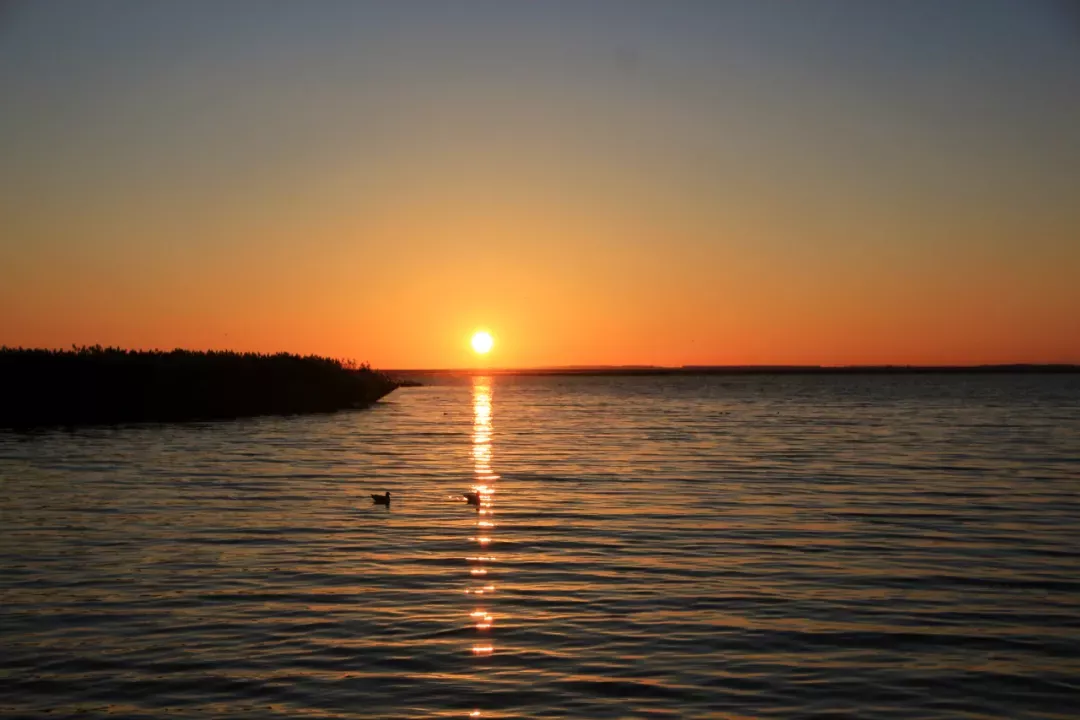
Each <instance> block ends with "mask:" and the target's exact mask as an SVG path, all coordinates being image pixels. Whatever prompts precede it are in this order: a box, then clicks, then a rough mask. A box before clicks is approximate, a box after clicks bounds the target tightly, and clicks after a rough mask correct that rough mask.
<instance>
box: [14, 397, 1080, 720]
mask: <svg viewBox="0 0 1080 720" xmlns="http://www.w3.org/2000/svg"><path fill="white" fill-rule="evenodd" d="M1078 400H1080V381H1078V380H1077V379H1076V378H1075V377H1073V376H1054V377H1029V376H1016V377H971V378H963V377H956V376H949V377H933V376H915V377H907V376H904V377H901V376H898V377H889V376H881V377H869V378H858V377H803V378H800V377H795V376H791V377H788V376H782V377H772V378H769V377H758V378H720V377H715V378H685V377H684V378H517V379H515V378H505V377H499V378H493V379H491V378H476V379H470V378H444V379H441V380H438V381H436V382H435V383H433V384H432V385H430V386H427V387H423V388H415V389H408V390H402V391H399V393H395V395H393V396H391V397H390V398H388V399H387V400H386V401H384V402H383V403H380V404H379V405H378V406H376V407H375V408H373V409H371V410H370V411H358V412H343V413H338V414H335V415H323V416H310V417H295V418H257V419H250V420H242V421H238V422H233V423H191V424H185V425H157V426H152V425H149V426H133V427H117V428H93V429H88V430H81V431H78V432H59V431H57V432H43V433H35V434H31V435H14V434H5V435H0V488H2V494H0V515H2V526H3V534H2V535H0V592H2V602H0V635H2V640H3V642H2V646H3V648H4V651H3V653H0V678H2V679H3V685H4V693H3V695H2V696H0V715H5V716H8V715H10V716H19V717H38V716H40V717H56V716H65V715H73V714H76V713H83V714H89V715H102V716H109V715H115V716H123V717H132V718H140V717H145V718H157V717H162V716H171V717H231V718H240V717H251V718H255V717H259V718H262V717H300V716H302V717H311V718H355V717H395V718H400V717H416V718H448V717H461V718H464V717H484V718H510V717H536V718H540V717H589V718H606V717H611V718H615V717H618V718H626V717H652V716H669V717H680V718H682V717H792V716H829V717H837V718H843V717H850V718H864V717H882V718H915V717H919V718H922V717H955V718H967V719H970V718H991V717H1008V718H1024V717H1030V718H1066V717H1075V707H1076V705H1075V699H1076V698H1077V697H1080V651H1078V648H1080V619H1078V616H1077V614H1076V608H1077V607H1078V606H1080V580H1077V578H1080V530H1078V528H1080V499H1078V497H1080V496H1078V494H1077V485H1076V467H1077V463H1078V462H1080V402H1078ZM383 490H389V491H391V493H392V494H393V496H394V505H393V506H392V507H391V508H389V509H387V508H382V507H374V506H372V505H371V502H370V498H369V494H370V493H372V492H382V491H383ZM466 492H477V493H479V495H478V500H479V505H478V506H477V505H472V504H468V503H466V502H465V501H464V497H463V493H466Z"/></svg>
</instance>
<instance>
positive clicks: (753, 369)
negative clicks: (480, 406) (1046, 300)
mask: <svg viewBox="0 0 1080 720" xmlns="http://www.w3.org/2000/svg"><path fill="white" fill-rule="evenodd" d="M387 372H389V373H391V374H393V375H394V376H395V377H423V376H432V375H435V376H438V375H508V376H583V377H602V376H612V377H625V376H635V375H643V376H655V375H690V376H693V375H935V374H940V375H1039V374H1053V375H1060V374H1068V373H1080V365H1069V364H1046V365H1034V364H1011V365H844V366H826V365H685V366H682V367H655V366H624V367H623V366H615V367H556V368H521V369H506V368H503V369H488V370H484V369H462V370H438V369H429V370H390V371H387Z"/></svg>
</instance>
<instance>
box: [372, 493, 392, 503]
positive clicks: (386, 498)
mask: <svg viewBox="0 0 1080 720" xmlns="http://www.w3.org/2000/svg"><path fill="white" fill-rule="evenodd" d="M371 501H372V502H373V503H375V504H376V505H386V506H389V505H390V491H389V490H388V491H387V492H386V494H385V495H376V494H375V493H372V494H371Z"/></svg>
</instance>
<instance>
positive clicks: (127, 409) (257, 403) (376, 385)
mask: <svg viewBox="0 0 1080 720" xmlns="http://www.w3.org/2000/svg"><path fill="white" fill-rule="evenodd" d="M397 387H399V383H398V382H397V381H396V380H394V379H393V378H391V377H390V376H389V375H386V374H385V373H381V372H378V371H375V370H372V369H371V368H370V367H368V366H367V365H357V364H356V363H354V362H352V361H342V360H335V359H332V358H326V357H319V356H316V355H308V356H300V355H292V354H289V353H278V354H275V355H266V354H259V353H238V352H228V351H209V352H198V351H191V350H172V351H157V350H143V351H134V350H123V349H120V348H103V347H101V346H94V347H81V348H73V349H72V350H37V349H25V348H8V347H2V348H0V398H2V400H0V427H8V428H29V427H40V426H50V425H53V426H55V425H68V426H70V425H87V424H102V423H126V422H172V421H182V420H220V419H229V418H239V417H249V416H254V415H292V414H298V413H317V412H332V411H335V410H342V409H346V408H359V407H367V406H369V405H371V404H372V403H374V402H376V401H377V400H379V399H380V398H382V397H384V396H385V395H387V394H388V393H390V392H392V391H393V390H395V389H396V388H397Z"/></svg>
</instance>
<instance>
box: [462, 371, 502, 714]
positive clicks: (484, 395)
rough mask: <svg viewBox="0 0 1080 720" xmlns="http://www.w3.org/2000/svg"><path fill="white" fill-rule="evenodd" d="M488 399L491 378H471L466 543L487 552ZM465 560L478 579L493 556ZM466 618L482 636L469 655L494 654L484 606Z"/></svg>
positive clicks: (490, 500)
mask: <svg viewBox="0 0 1080 720" xmlns="http://www.w3.org/2000/svg"><path fill="white" fill-rule="evenodd" d="M491 398H492V392H491V378H487V377H477V378H475V379H474V380H473V433H472V458H473V485H472V492H473V493H475V498H473V499H472V500H470V502H471V503H473V504H474V505H475V507H476V515H477V520H476V528H477V532H476V533H475V534H472V535H470V536H469V542H472V543H476V545H477V546H478V547H479V548H480V549H481V552H490V548H491V546H492V545H493V544H494V540H495V538H494V537H493V533H492V531H493V530H494V528H495V527H496V523H495V522H494V521H493V520H492V519H491V518H492V515H494V509H493V506H494V504H495V483H496V481H497V480H498V479H499V476H498V475H496V474H495V472H494V471H493V470H492V460H493V455H494V452H493V450H492V437H493V434H494V425H493V423H492V407H491ZM465 560H466V561H467V562H468V563H469V564H470V567H469V574H470V576H471V577H474V578H480V577H484V576H487V574H488V568H487V563H490V562H494V561H495V556H494V555H490V554H470V555H468V556H466V558H465ZM485 579H486V578H485ZM493 592H495V585H494V583H490V582H488V583H487V584H485V585H482V586H473V587H468V588H466V589H465V594H467V595H477V596H487V595H490V594H492V593H493ZM469 619H470V622H471V623H472V626H473V629H474V630H475V631H476V632H477V633H478V634H482V635H483V636H484V642H481V643H478V644H474V645H473V646H472V647H471V652H472V654H473V655H474V656H487V655H491V654H492V653H494V652H495V645H494V643H492V642H490V634H491V630H492V626H493V625H494V617H493V616H492V614H491V612H490V611H489V610H488V609H487V608H483V607H478V608H475V609H474V610H473V611H472V612H471V613H470V615H469ZM479 714H480V711H479V710H477V711H474V714H473V717H478V716H479Z"/></svg>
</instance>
